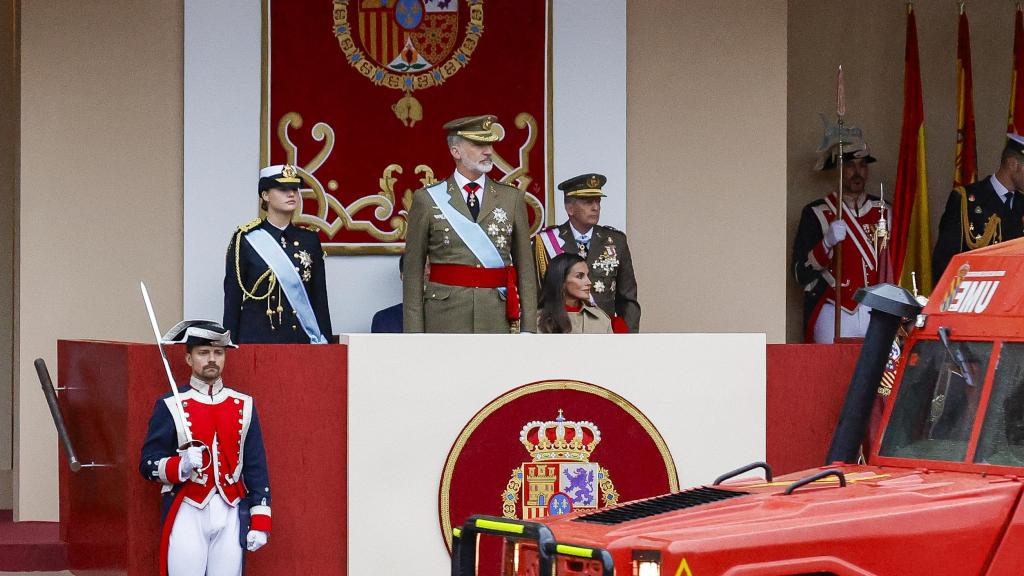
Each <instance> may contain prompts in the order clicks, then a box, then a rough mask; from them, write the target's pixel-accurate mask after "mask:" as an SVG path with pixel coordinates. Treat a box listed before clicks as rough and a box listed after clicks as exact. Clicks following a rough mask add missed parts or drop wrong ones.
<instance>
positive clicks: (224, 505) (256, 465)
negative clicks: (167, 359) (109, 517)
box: [139, 320, 271, 576]
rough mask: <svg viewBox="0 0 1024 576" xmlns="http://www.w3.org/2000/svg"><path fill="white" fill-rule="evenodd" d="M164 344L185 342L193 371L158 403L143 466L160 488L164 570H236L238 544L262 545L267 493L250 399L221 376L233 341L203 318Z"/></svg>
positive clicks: (188, 574) (184, 573) (182, 573)
mask: <svg viewBox="0 0 1024 576" xmlns="http://www.w3.org/2000/svg"><path fill="white" fill-rule="evenodd" d="M162 341H163V343H165V344H185V347H186V350H187V352H186V355H185V361H186V362H187V363H188V365H189V366H190V367H191V368H192V376H191V378H190V380H189V382H188V383H187V384H186V385H184V386H181V387H179V388H178V394H177V396H175V395H173V394H171V393H168V394H166V395H164V396H163V397H162V398H160V399H159V400H157V402H156V406H154V407H153V416H152V417H151V418H150V420H149V431H148V432H147V433H146V439H145V442H144V443H143V445H142V455H141V458H140V462H139V471H140V472H141V473H142V477H143V478H145V479H147V480H151V481H153V482H158V483H160V484H161V485H162V486H163V488H162V490H161V494H162V507H161V510H162V518H163V523H164V528H163V535H162V537H161V542H160V574H161V575H164V574H167V575H169V576H196V575H202V574H206V576H238V575H240V574H241V573H242V567H243V564H244V562H243V557H244V552H243V550H249V551H252V552H254V551H256V550H258V549H259V548H261V547H262V546H263V545H265V544H266V543H267V539H268V536H269V534H270V525H271V522H270V518H271V516H270V500H271V498H270V479H269V477H268V474H267V459H266V455H265V453H264V449H263V433H262V431H261V429H260V420H259V417H258V416H257V415H256V408H255V406H254V405H253V399H252V397H251V396H249V395H247V394H243V393H241V392H238V391H235V390H232V389H230V388H228V387H226V386H225V385H224V381H223V380H222V379H221V372H222V370H223V368H224V360H225V350H226V349H227V348H237V346H236V345H235V344H233V343H232V342H231V333H230V332H228V331H227V330H225V329H224V327H223V326H221V325H220V324H217V323H216V322H210V321H206V320H186V321H184V322H181V323H179V324H178V325H177V326H175V327H174V328H171V330H170V331H168V332H167V334H165V335H164V336H163V338H162ZM179 401H180V405H179ZM182 420H184V422H183V421H182Z"/></svg>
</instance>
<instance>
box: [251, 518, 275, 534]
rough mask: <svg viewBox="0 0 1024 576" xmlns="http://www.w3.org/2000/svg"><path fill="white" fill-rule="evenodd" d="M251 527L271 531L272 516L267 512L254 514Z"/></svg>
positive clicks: (261, 530)
mask: <svg viewBox="0 0 1024 576" xmlns="http://www.w3.org/2000/svg"><path fill="white" fill-rule="evenodd" d="M249 529H250V530H259V531H260V532H267V533H270V516H267V515H266V514H253V515H252V517H251V520H250V521H249Z"/></svg>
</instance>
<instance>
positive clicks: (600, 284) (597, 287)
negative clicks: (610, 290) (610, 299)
mask: <svg viewBox="0 0 1024 576" xmlns="http://www.w3.org/2000/svg"><path fill="white" fill-rule="evenodd" d="M593 287H594V292H597V293H598V294H602V293H603V292H604V281H603V280H598V281H597V282H594V285H593Z"/></svg>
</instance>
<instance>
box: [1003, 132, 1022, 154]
mask: <svg viewBox="0 0 1024 576" xmlns="http://www.w3.org/2000/svg"><path fill="white" fill-rule="evenodd" d="M1006 147H1007V148H1009V149H1010V150H1013V151H1014V152H1016V153H1017V154H1024V136H1020V135H1017V134H1013V133H1012V132H1011V133H1009V134H1007V135H1006Z"/></svg>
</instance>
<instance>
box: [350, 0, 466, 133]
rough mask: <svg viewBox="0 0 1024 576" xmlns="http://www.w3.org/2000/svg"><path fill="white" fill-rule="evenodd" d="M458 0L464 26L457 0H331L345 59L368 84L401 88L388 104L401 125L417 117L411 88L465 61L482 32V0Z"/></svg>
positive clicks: (435, 82) (441, 77) (436, 81)
mask: <svg viewBox="0 0 1024 576" xmlns="http://www.w3.org/2000/svg"><path fill="white" fill-rule="evenodd" d="M461 1H462V2H464V3H467V4H468V8H469V9H468V18H469V22H468V24H467V25H465V26H462V25H460V23H459V19H460V16H459V12H460V10H459V3H460V0H334V34H335V36H336V37H337V38H338V44H339V46H340V47H341V49H342V51H343V52H344V53H345V57H346V59H347V60H348V62H349V64H350V65H351V66H352V67H354V68H355V69H356V70H358V71H359V72H360V73H361V74H362V75H363V76H365V77H366V78H368V79H369V80H370V81H371V82H373V83H374V84H376V85H378V86H384V87H386V88H392V89H395V90H400V91H402V92H403V93H404V96H402V97H401V98H399V100H398V101H397V102H395V104H394V105H393V106H392V107H391V110H392V112H394V113H395V116H396V117H397V118H398V119H399V121H401V122H402V123H403V124H404V125H405V126H407V127H412V126H415V125H416V122H418V121H420V120H422V119H423V107H422V105H421V104H420V102H419V100H417V99H416V98H415V97H413V95H412V94H413V91H414V90H423V89H426V88H430V87H432V86H439V85H441V84H443V83H444V82H445V81H446V80H447V79H448V78H450V77H451V76H453V75H455V74H456V73H458V71H459V70H461V69H462V68H464V67H466V66H467V65H468V64H469V60H470V56H471V55H472V54H473V51H474V50H475V49H476V46H477V43H479V42H480V38H481V36H482V35H483V31H484V30H483V19H484V9H483V0H461ZM350 7H352V8H355V9H356V10H355V18H352V17H351V15H350V14H349V12H348V8H350ZM460 39H461V43H459V44H458V45H457V42H458V40H460Z"/></svg>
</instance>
